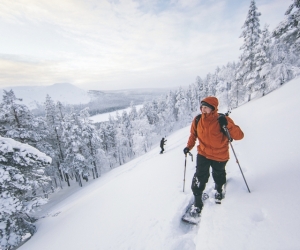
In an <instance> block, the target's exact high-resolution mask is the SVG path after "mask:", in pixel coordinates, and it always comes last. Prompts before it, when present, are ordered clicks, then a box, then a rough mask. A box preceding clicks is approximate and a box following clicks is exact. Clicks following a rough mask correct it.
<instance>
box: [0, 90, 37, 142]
mask: <svg viewBox="0 0 300 250" xmlns="http://www.w3.org/2000/svg"><path fill="white" fill-rule="evenodd" d="M20 101H22V99H19V98H17V97H16V96H15V94H14V92H13V91H12V90H10V91H6V90H3V100H2V103H0V126H1V135H2V136H5V137H8V138H13V139H15V140H17V141H20V142H22V143H29V144H30V145H34V146H35V145H36V143H37V142H38V141H40V140H41V139H42V137H41V134H40V133H39V129H38V128H39V123H38V122H37V121H36V120H35V119H34V117H33V115H32V113H31V112H30V110H29V109H28V107H27V106H26V105H24V104H21V103H20Z"/></svg>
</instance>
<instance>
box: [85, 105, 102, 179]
mask: <svg viewBox="0 0 300 250" xmlns="http://www.w3.org/2000/svg"><path fill="white" fill-rule="evenodd" d="M89 117H90V114H89V113H88V110H87V109H83V110H82V111H80V113H79V118H80V128H81V131H82V133H81V138H82V142H83V149H82V150H83V155H84V157H85V159H86V162H85V164H86V165H87V167H88V169H90V170H91V171H92V173H93V176H94V178H98V177H99V176H100V175H101V168H100V164H101V163H102V162H103V160H102V159H101V156H102V155H103V154H104V152H103V151H102V149H101V148H100V147H101V138H100V133H99V130H97V129H96V127H95V126H94V125H93V124H92V121H91V120H90V119H89ZM99 170H100V172H99ZM86 178H87V177H86Z"/></svg>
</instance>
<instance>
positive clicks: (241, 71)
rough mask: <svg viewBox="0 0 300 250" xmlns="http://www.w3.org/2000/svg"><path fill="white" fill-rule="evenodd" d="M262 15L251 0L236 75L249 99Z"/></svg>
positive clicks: (253, 79) (242, 35)
mask: <svg viewBox="0 0 300 250" xmlns="http://www.w3.org/2000/svg"><path fill="white" fill-rule="evenodd" d="M260 15H261V14H260V13H259V12H257V7H256V4H255V1H254V0H251V3H250V7H249V10H248V14H247V17H246V20H245V23H244V25H243V26H242V29H243V31H242V34H241V36H240V37H243V39H244V44H243V45H242V47H241V48H240V49H241V50H243V53H242V55H241V56H240V67H239V68H238V71H237V75H236V80H237V81H238V82H239V84H242V85H243V86H245V87H246V89H247V92H248V96H249V100H250V98H251V92H252V91H253V85H254V83H255V78H256V74H253V70H254V69H255V59H254V57H255V48H256V45H257V43H258V40H259V38H260V33H261V30H260V28H259V27H260V23H259V18H258V17H259V16H260Z"/></svg>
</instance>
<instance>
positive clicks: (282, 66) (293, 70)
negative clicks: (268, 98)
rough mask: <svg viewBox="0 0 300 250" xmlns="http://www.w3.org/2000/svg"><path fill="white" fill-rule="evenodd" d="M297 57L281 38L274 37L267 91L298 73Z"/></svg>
mask: <svg viewBox="0 0 300 250" xmlns="http://www.w3.org/2000/svg"><path fill="white" fill-rule="evenodd" d="M297 60H298V57H297V56H296V55H295V54H294V53H293V52H292V51H291V50H290V49H289V47H288V45H287V44H286V43H284V42H283V41H282V40H281V39H275V42H274V45H273V46H272V52H271V62H272V68H271V71H270V74H269V78H268V79H267V80H268V83H267V85H268V92H270V91H272V90H274V89H276V88H278V87H279V86H280V85H282V84H284V83H286V82H287V81H289V80H291V79H293V78H294V77H295V76H296V75H298V74H299V68H298V67H297V66H295V65H297V63H296V62H297Z"/></svg>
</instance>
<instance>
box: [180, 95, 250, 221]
mask: <svg viewBox="0 0 300 250" xmlns="http://www.w3.org/2000/svg"><path fill="white" fill-rule="evenodd" d="M218 105H219V101H218V99H217V98H216V97H212V96H210V97H206V98H204V99H203V100H202V101H201V106H200V110H201V112H202V114H201V118H200V120H199V122H198V124H197V127H196V122H195V119H196V118H194V120H193V122H192V125H191V130H190V137H189V140H188V142H187V146H186V148H184V150H183V152H184V154H187V153H188V152H189V151H190V150H191V149H192V148H193V147H194V146H195V143H196V139H197V138H198V141H199V145H198V146H197V151H198V154H197V166H196V172H195V174H194V177H193V180H192V191H193V194H194V197H195V201H194V205H193V208H192V209H191V211H193V213H194V214H193V216H197V215H198V216H199V214H200V213H201V210H202V207H203V202H202V193H203V190H204V189H205V186H206V183H207V182H208V178H209V168H210V167H212V176H213V179H214V181H215V189H216V193H215V199H216V203H221V200H222V198H223V194H222V191H223V190H222V186H223V185H224V184H225V183H226V171H225V166H226V163H227V161H228V160H229V145H228V138H227V136H226V134H225V133H224V130H223V126H226V127H227V128H228V131H229V133H230V135H231V138H232V139H234V140H241V139H243V137H244V133H243V131H242V130H241V129H240V127H239V126H237V125H235V124H234V122H233V120H232V119H231V118H230V117H228V116H225V115H221V114H220V115H219V114H218Z"/></svg>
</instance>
